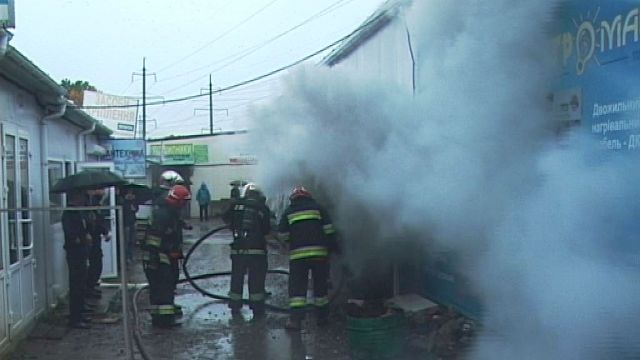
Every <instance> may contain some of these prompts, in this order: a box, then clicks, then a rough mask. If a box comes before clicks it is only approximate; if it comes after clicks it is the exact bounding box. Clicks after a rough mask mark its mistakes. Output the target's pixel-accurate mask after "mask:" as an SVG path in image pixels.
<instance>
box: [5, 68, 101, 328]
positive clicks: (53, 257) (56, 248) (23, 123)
mask: <svg viewBox="0 0 640 360" xmlns="http://www.w3.org/2000/svg"><path fill="white" fill-rule="evenodd" d="M43 116H44V110H43V109H42V108H41V107H40V105H39V104H38V103H37V102H36V100H35V98H34V96H33V95H32V94H30V93H28V92H26V91H24V90H22V89H20V88H18V87H16V86H15V85H13V84H12V83H10V82H7V81H6V80H4V79H2V78H0V122H3V123H5V124H10V125H15V126H17V127H18V128H19V129H20V130H23V131H25V132H26V133H28V137H29V145H30V149H29V152H30V157H31V159H30V169H29V174H30V185H31V200H32V203H31V207H35V208H41V207H45V206H48V194H43V193H42V182H44V181H48V173H47V170H46V168H45V170H44V171H43V168H42V163H43V162H45V163H46V162H48V160H49V159H55V160H70V161H76V160H77V141H78V136H77V134H78V133H79V132H80V131H81V129H80V128H78V127H76V126H74V125H71V124H70V123H68V122H67V121H65V120H62V119H57V120H53V121H50V122H49V125H48V127H47V128H48V129H47V130H48V143H49V145H48V150H49V154H48V155H47V156H46V158H44V159H43V158H42V157H41V143H40V140H41V131H42V128H41V125H40V120H41V119H42V117H43ZM89 142H95V139H91V140H89ZM32 217H33V220H34V221H33V225H34V226H33V231H34V250H33V251H34V252H33V254H34V257H35V259H36V268H35V272H34V284H35V292H36V293H37V297H36V303H35V308H36V310H35V311H36V313H41V312H43V311H45V310H46V309H47V308H48V306H53V305H55V304H57V303H58V300H59V298H60V297H62V296H64V295H65V294H66V292H67V291H68V283H67V282H68V280H67V265H66V259H65V252H64V249H63V244H64V237H63V233H62V226H61V224H60V223H57V224H50V223H49V216H48V213H46V212H43V211H33V215H32ZM5 265H6V264H5ZM0 316H7V314H0ZM30 325H31V324H26V325H25V326H24V327H22V329H28V328H29V327H30ZM14 335H17V336H20V334H14Z"/></svg>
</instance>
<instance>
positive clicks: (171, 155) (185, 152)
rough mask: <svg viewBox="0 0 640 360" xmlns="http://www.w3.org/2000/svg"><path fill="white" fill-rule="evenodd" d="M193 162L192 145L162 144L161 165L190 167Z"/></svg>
mask: <svg viewBox="0 0 640 360" xmlns="http://www.w3.org/2000/svg"><path fill="white" fill-rule="evenodd" d="M193 163H194V160H193V144H164V145H163V147H162V164H165V165H191V164H193Z"/></svg>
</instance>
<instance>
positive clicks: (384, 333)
mask: <svg viewBox="0 0 640 360" xmlns="http://www.w3.org/2000/svg"><path fill="white" fill-rule="evenodd" d="M347 336H348V338H349V345H350V346H351V352H352V354H353V356H354V358H355V359H366V360H385V359H394V358H395V357H396V356H398V355H400V354H401V353H402V351H403V350H404V348H405V344H406V338H407V322H406V319H405V317H404V316H403V315H402V314H401V313H392V314H389V315H384V316H380V317H375V318H356V317H350V316H349V317H347Z"/></svg>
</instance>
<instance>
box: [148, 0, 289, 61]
mask: <svg viewBox="0 0 640 360" xmlns="http://www.w3.org/2000/svg"><path fill="white" fill-rule="evenodd" d="M276 1H278V0H272V1H270V2H269V3H268V4H267V5H265V6H263V7H261V8H260V9H258V10H257V11H256V12H254V13H253V14H251V15H249V16H248V17H246V18H245V19H244V20H242V21H241V22H240V23H238V24H236V25H235V26H233V27H232V28H231V29H229V30H227V31H225V32H224V33H222V34H220V36H218V37H216V38H215V39H213V40H211V41H209V42H208V43H206V44H204V45H202V46H201V47H199V48H198V49H196V50H195V51H193V52H191V53H189V54H187V55H185V56H183V57H181V58H180V59H178V60H176V61H174V62H172V63H170V64H169V65H167V66H164V67H162V68H161V69H160V70H157V71H158V72H160V71H163V70H166V69H168V68H170V67H173V66H174V65H176V64H179V63H181V62H183V61H184V60H186V59H188V58H190V57H192V56H193V55H195V54H197V53H199V52H200V51H202V50H204V49H205V48H207V47H209V46H211V45H213V44H214V43H215V42H216V41H218V40H220V39H222V38H223V37H225V36H227V35H228V34H229V33H231V32H232V31H234V30H235V29H237V28H239V27H240V26H242V25H244V24H246V23H247V22H248V21H249V20H251V19H253V18H254V17H256V16H257V15H258V14H260V13H261V12H263V11H264V10H265V9H266V8H268V7H269V6H271V5H273V4H274V3H275V2H276Z"/></svg>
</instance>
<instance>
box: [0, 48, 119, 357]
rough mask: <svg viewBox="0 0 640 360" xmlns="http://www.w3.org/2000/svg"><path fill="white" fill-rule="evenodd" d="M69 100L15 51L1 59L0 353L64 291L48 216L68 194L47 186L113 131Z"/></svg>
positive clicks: (55, 223)
mask: <svg viewBox="0 0 640 360" xmlns="http://www.w3.org/2000/svg"><path fill="white" fill-rule="evenodd" d="M65 95H66V90H65V89H64V88H62V87H61V86H59V85H58V84H57V83H56V82H55V81H54V80H53V79H51V78H50V77H49V76H48V75H47V74H46V73H44V72H43V71H42V70H40V69H39V68H38V67H37V66H35V65H34V64H33V63H32V62H31V61H30V60H29V59H27V58H26V57H24V56H23V55H22V54H21V53H20V52H19V51H17V50H16V49H15V48H13V47H11V46H9V47H8V49H7V51H6V53H4V54H3V56H2V57H0V130H1V134H0V143H1V144H2V147H1V148H2V157H1V158H2V161H1V166H0V170H1V171H0V182H1V184H2V196H1V198H0V210H1V211H0V354H2V352H3V351H4V350H6V349H7V348H8V347H9V346H10V345H11V344H13V343H15V341H16V340H18V339H20V338H21V337H23V336H24V335H25V334H26V333H27V331H28V330H29V329H30V328H31V327H32V326H33V324H34V323H35V320H36V319H37V317H38V316H39V315H41V314H43V313H44V312H45V311H47V309H49V308H50V307H53V306H55V305H56V304H57V303H58V302H59V299H60V298H61V297H63V296H64V295H65V294H66V292H67V289H68V284H67V275H66V274H67V269H66V262H65V256H64V250H63V248H62V244H63V242H64V240H63V236H62V226H61V224H60V215H61V214H60V212H59V211H57V212H50V211H46V209H47V208H49V207H60V206H63V205H64V196H63V195H59V194H50V193H49V187H50V186H51V185H52V184H53V183H55V181H56V180H57V179H59V178H61V177H64V176H66V175H69V174H72V173H74V172H75V171H76V168H77V167H78V164H80V163H82V162H85V161H89V160H91V159H90V158H88V157H87V156H86V152H85V148H86V147H87V146H91V145H92V144H96V143H97V142H98V139H99V138H100V137H108V136H109V135H110V134H111V132H110V130H108V129H106V128H105V127H103V126H101V125H99V124H97V123H96V121H95V120H93V119H92V118H91V117H90V116H88V115H87V114H86V113H84V112H82V111H81V110H78V109H74V108H72V107H70V106H68V103H67V100H66V98H65ZM16 209H20V210H16Z"/></svg>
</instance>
